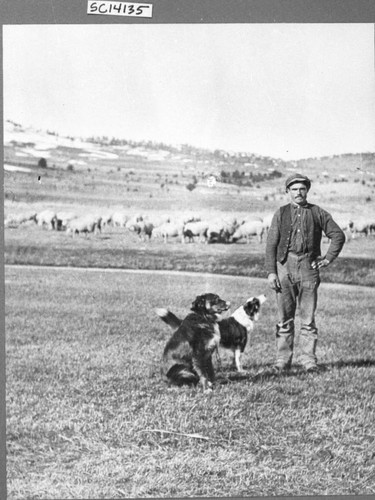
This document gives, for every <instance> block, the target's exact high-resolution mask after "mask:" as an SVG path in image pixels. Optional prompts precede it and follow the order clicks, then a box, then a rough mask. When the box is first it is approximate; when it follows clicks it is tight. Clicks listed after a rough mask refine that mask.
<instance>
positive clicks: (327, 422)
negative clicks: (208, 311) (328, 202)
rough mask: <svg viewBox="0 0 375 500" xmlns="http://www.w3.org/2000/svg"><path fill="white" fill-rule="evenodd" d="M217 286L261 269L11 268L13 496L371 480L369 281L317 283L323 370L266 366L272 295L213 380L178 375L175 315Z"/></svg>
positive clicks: (242, 283)
mask: <svg viewBox="0 0 375 500" xmlns="http://www.w3.org/2000/svg"><path fill="white" fill-rule="evenodd" d="M209 290H213V291H215V292H217V293H219V294H221V295H222V296H223V297H224V298H225V299H227V300H230V301H231V302H232V303H233V304H234V305H236V304H239V303H240V302H241V301H242V300H243V299H245V298H247V297H248V296H249V295H252V294H257V293H261V292H263V291H264V290H265V281H263V280H251V279H246V278H240V277H238V278H231V277H228V276H227V277H220V276H213V275H212V276H206V277H204V278H199V277H198V276H168V275H166V276H161V275H155V274H154V275H152V274H151V275H146V274H127V273H122V272H104V271H103V272H101V271H98V272H94V271H78V270H74V269H71V270H60V271H54V270H52V269H48V268H46V269H43V270H42V269H26V268H11V269H7V271H6V336H7V345H6V348H7V431H8V438H7V449H8V464H7V468H8V497H9V499H21V498H22V499H26V498H27V499H38V498H44V499H46V498H140V497H170V496H174V497H190V496H194V497H197V496H208V497H216V496H218V497H219V496H220V497H221V496H267V495H278V496H280V495H311V494H313V495H319V494H335V495H337V494H342V495H344V494H373V493H374V492H375V452H374V443H375V441H374V440H375V433H374V426H373V422H374V408H375V405H374V393H375V391H374V384H373V379H374V370H375V360H374V357H373V316H374V312H375V311H374V290H373V289H371V288H367V289H366V288H359V287H358V288H355V287H344V286H334V285H326V286H324V285H323V286H322V289H321V293H320V307H319V315H318V320H319V325H320V330H321V340H320V344H319V352H318V353H319V357H320V361H321V362H322V363H323V364H325V365H326V366H327V367H329V371H327V372H326V373H324V374H322V375H318V376H311V375H305V374H303V373H302V372H301V371H300V369H299V367H298V365H297V364H296V365H295V366H294V368H293V371H292V373H291V374H290V376H285V377H281V378H275V377H271V376H269V374H268V372H267V366H269V365H270V364H271V363H272V360H273V342H274V333H273V332H274V322H275V304H274V302H273V299H272V298H270V300H269V301H268V302H266V304H265V306H264V310H263V315H262V318H261V320H260V322H259V323H258V325H257V327H256V330H255V333H254V337H253V340H252V342H251V347H249V348H248V349H247V351H246V353H245V357H244V365H245V368H247V369H248V373H247V374H246V375H245V376H243V377H236V374H235V373H233V372H231V371H230V370H229V368H228V366H229V358H228V356H227V354H226V353H222V355H221V358H222V367H223V369H222V371H221V372H219V374H218V380H217V384H216V388H215V391H214V393H213V394H212V395H210V396H207V395H203V394H202V393H201V392H200V391H199V390H195V389H176V388H171V389H168V388H167V387H166V386H165V385H164V383H163V382H162V381H161V379H160V376H159V359H160V355H161V352H162V348H163V345H164V343H165V342H166V339H167V338H168V336H169V335H170V332H169V331H168V328H167V327H166V326H165V325H163V324H162V323H161V322H160V320H158V319H157V318H156V316H155V314H154V313H153V310H152V309H153V308H154V307H159V306H169V307H171V308H172V309H173V310H174V311H175V312H177V313H179V314H184V313H185V312H186V311H187V310H188V307H189V304H190V302H191V300H192V299H193V298H194V296H195V295H197V294H198V293H201V292H204V291H209Z"/></svg>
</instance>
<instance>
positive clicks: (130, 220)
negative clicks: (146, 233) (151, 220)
mask: <svg viewBox="0 0 375 500" xmlns="http://www.w3.org/2000/svg"><path fill="white" fill-rule="evenodd" d="M141 221H143V215H141V214H136V215H133V217H130V218H128V220H127V221H126V223H125V228H126V229H130V228H131V227H132V226H134V224H136V223H137V222H141Z"/></svg>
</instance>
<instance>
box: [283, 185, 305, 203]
mask: <svg viewBox="0 0 375 500" xmlns="http://www.w3.org/2000/svg"><path fill="white" fill-rule="evenodd" d="M287 193H288V194H289V198H290V201H291V202H292V203H296V204H297V205H304V204H305V203H306V199H307V187H306V185H305V184H304V183H303V182H296V183H295V184H292V185H291V186H289V187H288V189H287Z"/></svg>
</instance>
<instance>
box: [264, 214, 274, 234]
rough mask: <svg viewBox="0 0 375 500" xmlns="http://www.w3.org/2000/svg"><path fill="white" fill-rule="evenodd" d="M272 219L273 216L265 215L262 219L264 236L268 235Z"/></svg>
mask: <svg viewBox="0 0 375 500" xmlns="http://www.w3.org/2000/svg"><path fill="white" fill-rule="evenodd" d="M272 219H273V214H267V215H265V216H264V217H263V227H264V231H265V233H266V234H268V231H269V229H270V227H271V222H272Z"/></svg>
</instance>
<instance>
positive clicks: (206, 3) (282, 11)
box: [0, 0, 375, 500]
mask: <svg viewBox="0 0 375 500" xmlns="http://www.w3.org/2000/svg"><path fill="white" fill-rule="evenodd" d="M144 3H148V4H152V5H153V17H152V18H151V19H148V18H133V17H123V16H104V15H103V16H102V15H89V14H87V0H86V1H84V0H27V1H24V0H22V1H21V0H2V1H1V2H0V20H1V21H0V22H1V23H2V25H22V24H150V23H151V24H169V23H176V24H177V23H180V24H182V23H200V24H205V23H219V24H220V23H244V24H245V23H246V24H247V23H375V1H374V0H148V1H146V2H144ZM2 49H3V32H2V27H1V34H0V51H1V61H2V53H3V50H2ZM0 68H1V83H0V101H1V117H2V121H1V125H0V137H1V139H2V142H3V143H4V132H3V123H4V116H3V75H2V68H3V66H2V64H1V65H0ZM0 160H1V161H2V162H3V161H4V151H3V148H1V153H0ZM0 175H1V185H2V190H1V197H2V201H3V203H2V204H1V213H0V220H1V236H0V237H1V244H2V248H3V249H4V171H3V169H1V174H0ZM4 270H5V265H4V254H2V259H1V266H0V274H1V276H0V280H1V284H2V286H1V301H0V302H1V306H0V307H1V310H0V318H1V326H0V462H1V468H0V498H6V407H5V395H6V388H5V385H6V356H5V283H4V272H5V271H4ZM262 498H265V497H262ZM273 498H277V497H273ZM283 498H286V497H283ZM287 498H318V497H317V496H309V497H287ZM323 498H324V499H325V500H328V499H335V498H340V496H328V497H327V496H324V497H323ZM346 498H356V499H360V498H364V499H365V498H369V496H367V495H363V496H354V495H353V496H347V497H346Z"/></svg>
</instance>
